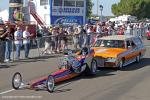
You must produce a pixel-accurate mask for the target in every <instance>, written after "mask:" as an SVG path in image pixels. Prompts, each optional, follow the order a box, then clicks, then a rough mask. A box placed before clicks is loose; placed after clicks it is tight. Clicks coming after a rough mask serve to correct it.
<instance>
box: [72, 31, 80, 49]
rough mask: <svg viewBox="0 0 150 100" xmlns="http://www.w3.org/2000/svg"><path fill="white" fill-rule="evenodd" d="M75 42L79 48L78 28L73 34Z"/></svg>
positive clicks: (75, 45) (75, 46)
mask: <svg viewBox="0 0 150 100" xmlns="http://www.w3.org/2000/svg"><path fill="white" fill-rule="evenodd" d="M73 43H74V48H75V50H77V46H78V43H79V30H78V28H75V31H74V34H73Z"/></svg>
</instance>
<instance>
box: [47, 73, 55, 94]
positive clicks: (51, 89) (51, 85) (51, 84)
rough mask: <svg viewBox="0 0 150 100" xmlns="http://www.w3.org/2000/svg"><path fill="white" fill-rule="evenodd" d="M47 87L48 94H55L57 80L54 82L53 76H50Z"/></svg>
mask: <svg viewBox="0 0 150 100" xmlns="http://www.w3.org/2000/svg"><path fill="white" fill-rule="evenodd" d="M46 87H47V91H48V92H50V93H52V92H54V88H55V80H54V77H53V76H52V75H49V76H48V79H47V83H46Z"/></svg>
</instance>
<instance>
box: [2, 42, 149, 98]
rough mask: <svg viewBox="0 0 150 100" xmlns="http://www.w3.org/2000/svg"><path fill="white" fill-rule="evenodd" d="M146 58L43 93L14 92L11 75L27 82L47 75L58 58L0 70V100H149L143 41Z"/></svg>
mask: <svg viewBox="0 0 150 100" xmlns="http://www.w3.org/2000/svg"><path fill="white" fill-rule="evenodd" d="M144 44H145V45H146V49H147V51H146V55H145V57H144V59H142V60H141V62H140V63H133V64H131V65H128V66H127V67H125V68H123V69H122V70H116V69H111V68H107V69H102V71H100V72H98V73H97V75H96V76H94V77H90V76H79V77H76V78H74V79H71V80H69V81H66V82H64V83H62V84H60V85H59V86H57V87H56V89H55V91H54V93H49V92H47V91H44V90H40V91H34V90H27V89H21V90H14V89H12V87H11V79H12V75H13V74H14V73H15V72H18V71H19V72H20V73H21V74H22V75H23V80H25V81H26V82H28V81H30V80H33V79H36V78H39V77H41V76H45V75H49V74H50V73H51V72H53V71H55V70H56V69H57V63H58V57H60V55H51V56H46V57H41V58H36V59H28V60H27V59H24V60H21V61H20V62H14V63H9V64H3V65H1V66H0V100H9V99H10V100H150V41H147V40H144Z"/></svg>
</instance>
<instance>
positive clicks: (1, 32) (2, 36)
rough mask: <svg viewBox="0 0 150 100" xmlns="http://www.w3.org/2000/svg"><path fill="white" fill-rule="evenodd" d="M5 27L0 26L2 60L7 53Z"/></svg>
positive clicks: (0, 60)
mask: <svg viewBox="0 0 150 100" xmlns="http://www.w3.org/2000/svg"><path fill="white" fill-rule="evenodd" d="M4 33H5V32H4V29H3V28H2V27H0V49H1V52H0V62H4V53H5V51H4V50H5V36H6V35H5V34H4Z"/></svg>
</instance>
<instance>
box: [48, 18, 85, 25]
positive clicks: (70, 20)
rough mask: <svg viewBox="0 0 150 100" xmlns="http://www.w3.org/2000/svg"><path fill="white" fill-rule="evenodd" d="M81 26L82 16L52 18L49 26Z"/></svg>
mask: <svg viewBox="0 0 150 100" xmlns="http://www.w3.org/2000/svg"><path fill="white" fill-rule="evenodd" d="M72 23H73V24H83V17H82V16H52V17H51V24H72Z"/></svg>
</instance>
